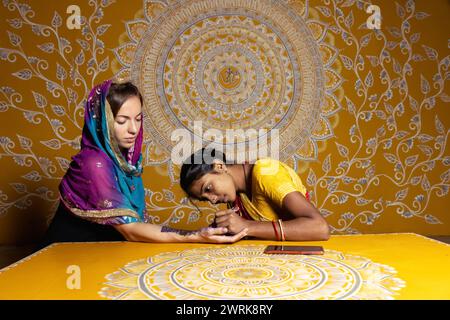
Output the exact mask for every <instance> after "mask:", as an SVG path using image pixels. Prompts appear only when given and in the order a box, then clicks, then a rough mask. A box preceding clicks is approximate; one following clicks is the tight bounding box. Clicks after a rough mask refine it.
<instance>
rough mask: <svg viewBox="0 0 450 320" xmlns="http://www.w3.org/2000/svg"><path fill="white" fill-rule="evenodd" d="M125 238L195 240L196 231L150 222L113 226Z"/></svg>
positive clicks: (138, 239) (166, 240)
mask: <svg viewBox="0 0 450 320" xmlns="http://www.w3.org/2000/svg"><path fill="white" fill-rule="evenodd" d="M114 227H115V228H116V230H117V231H119V232H120V233H121V234H122V235H123V236H124V237H125V239H126V240H128V241H135V242H197V241H198V231H187V230H177V229H172V228H169V227H164V226H159V225H155V224H150V223H141V222H136V223H130V224H122V225H115V226H114Z"/></svg>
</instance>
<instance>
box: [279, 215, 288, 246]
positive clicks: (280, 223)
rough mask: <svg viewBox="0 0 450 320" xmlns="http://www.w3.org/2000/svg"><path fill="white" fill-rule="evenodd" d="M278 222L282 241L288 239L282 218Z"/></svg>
mask: <svg viewBox="0 0 450 320" xmlns="http://www.w3.org/2000/svg"><path fill="white" fill-rule="evenodd" d="M278 224H279V225H280V232H281V241H286V237H285V235H284V229H283V223H282V221H281V219H278Z"/></svg>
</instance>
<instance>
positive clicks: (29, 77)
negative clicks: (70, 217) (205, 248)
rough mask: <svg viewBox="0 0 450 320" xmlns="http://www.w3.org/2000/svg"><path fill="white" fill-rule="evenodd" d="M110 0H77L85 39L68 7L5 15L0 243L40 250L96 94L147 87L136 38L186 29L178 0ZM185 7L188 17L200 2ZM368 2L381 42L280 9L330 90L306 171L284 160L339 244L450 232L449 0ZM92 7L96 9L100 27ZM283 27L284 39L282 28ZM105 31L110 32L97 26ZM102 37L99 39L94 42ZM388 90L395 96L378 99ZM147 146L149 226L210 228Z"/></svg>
mask: <svg viewBox="0 0 450 320" xmlns="http://www.w3.org/2000/svg"><path fill="white" fill-rule="evenodd" d="M199 2H201V1H199ZM50 3H51V4H50ZM108 3H109V2H108V1H97V2H95V1H90V2H88V1H79V4H78V6H79V7H80V9H81V15H83V16H87V17H91V18H90V19H89V23H88V25H89V26H90V28H89V27H87V26H88V25H84V27H83V28H82V29H81V30H77V29H74V30H70V29H68V28H67V26H66V20H67V18H68V16H69V14H67V13H66V9H67V7H68V6H69V5H71V4H73V1H51V2H47V1H46V2H44V1H38V0H35V1H12V0H9V1H8V0H5V1H3V5H2V6H1V7H0V12H1V17H2V19H1V21H0V26H1V28H0V30H2V31H0V66H1V71H2V77H1V80H0V117H1V125H0V168H1V169H0V171H1V175H0V230H1V231H0V243H5V244H6V243H8V244H14V243H26V242H33V241H37V240H38V239H39V238H40V237H41V236H42V234H43V232H44V231H45V228H46V226H47V223H48V221H49V219H50V218H51V216H52V214H53V212H54V210H55V204H56V203H57V200H58V193H57V186H58V183H59V180H60V178H61V177H62V175H63V174H64V172H65V170H66V168H67V165H68V162H69V161H70V157H71V156H72V155H74V154H75V153H76V152H77V146H78V141H79V138H80V134H81V128H82V122H83V117H82V109H83V102H84V99H85V98H86V95H87V93H88V92H89V90H90V88H91V87H92V86H93V85H94V84H96V83H99V82H101V81H103V80H105V79H108V78H111V77H113V76H114V75H119V76H120V77H133V76H135V77H139V76H140V77H143V76H144V77H148V79H150V80H151V79H153V78H152V77H154V74H153V73H151V74H144V73H142V74H139V75H133V74H132V72H133V71H132V67H133V66H135V65H136V59H137V58H136V56H135V53H136V52H138V51H139V46H140V45H141V46H142V42H139V41H141V40H142V38H139V37H142V36H143V33H142V32H145V31H146V28H150V26H151V28H155V26H154V25H151V22H152V21H158V17H161V16H162V15H164V14H166V17H168V18H166V21H165V22H166V24H167V23H168V22H167V20H169V22H170V23H172V24H177V23H181V22H178V21H176V20H175V19H174V18H173V17H174V16H175V15H176V14H177V12H176V9H175V7H174V6H175V5H177V2H176V1H168V4H158V3H156V2H155V3H152V2H151V1H139V0H134V1H122V0H119V1H116V3H111V4H108ZM182 3H183V4H182V5H183V6H185V7H187V6H189V5H191V4H192V3H193V1H188V0H186V1H182ZM244 3H245V4H251V3H252V1H250V0H249V1H245V0H242V1H238V0H236V1H231V0H223V1H220V0H214V1H211V5H217V6H220V5H223V7H226V6H227V5H228V6H230V4H231V5H233V4H234V7H239V6H240V5H241V4H244ZM255 3H256V2H254V1H253V4H252V5H254V6H255V8H256V7H258V5H261V7H262V6H263V5H265V1H263V0H261V1H260V2H259V3H258V4H255ZM280 3H281V2H280ZM373 3H374V4H377V5H379V7H380V9H381V16H382V24H381V29H380V30H379V31H378V32H375V31H374V30H368V29H364V28H360V26H361V25H362V24H364V22H365V21H366V20H367V18H368V17H369V15H370V14H368V13H366V12H365V11H364V8H366V7H367V4H364V3H362V2H359V1H358V2H355V1H351V0H350V1H349V0H345V1H336V0H329V1H318V0H312V1H309V6H308V7H305V5H304V2H303V1H290V2H289V3H288V4H286V5H287V6H288V7H289V10H290V12H294V13H295V14H297V15H298V16H299V17H301V19H303V20H302V21H303V22H304V23H305V26H307V28H309V31H308V32H310V34H311V35H312V36H313V37H315V40H316V44H317V48H318V50H319V52H320V53H321V57H320V58H321V60H322V65H323V70H322V71H323V74H324V75H325V79H326V85H325V87H326V88H328V89H330V92H329V94H328V96H327V97H326V99H324V104H323V105H322V108H321V110H320V112H321V115H322V116H323V117H322V121H320V122H318V123H317V127H316V128H315V129H314V130H313V132H312V133H311V135H310V136H309V137H308V139H306V140H305V141H306V142H305V144H304V145H303V146H302V147H301V148H299V149H298V150H297V151H296V154H297V155H298V158H299V159H300V160H299V161H297V163H296V164H294V162H293V157H288V158H287V159H286V161H287V162H288V163H289V164H291V165H292V166H294V165H295V166H296V168H297V172H298V173H299V174H300V176H301V178H302V179H303V181H304V183H305V184H306V185H307V187H308V189H309V190H310V191H313V193H314V194H313V198H312V201H313V202H314V203H315V205H316V206H317V207H319V208H320V209H321V210H322V213H323V214H324V215H325V216H326V219H327V221H328V222H329V223H330V225H331V226H332V227H333V229H334V232H335V233H359V232H361V233H379V232H403V231H410V232H418V233H424V234H430V235H431V234H434V235H442V234H450V216H449V214H448V209H447V206H448V205H449V204H450V202H449V201H448V199H449V198H448V195H447V192H448V188H449V179H450V173H449V171H448V166H449V164H450V158H449V153H448V143H447V138H448V134H449V130H448V127H449V124H450V116H449V112H448V110H449V109H448V101H449V97H448V94H449V93H448V82H447V81H445V80H444V79H445V78H448V66H449V64H450V57H449V47H448V46H449V42H448V38H449V34H448V30H450V19H449V18H450V17H449V12H450V5H449V2H448V1H445V0H433V1H424V0H423V1H416V2H414V1H412V2H411V1H405V0H399V1H398V5H397V4H396V2H394V1H373ZM106 4H107V5H106ZM102 5H104V7H102ZM96 7H98V8H101V9H102V10H101V13H99V12H100V11H98V10H97V11H96V12H97V13H98V14H97V16H95V14H94V12H95V10H96ZM335 7H336V8H338V9H337V10H335ZM197 9H198V10H200V9H201V8H200V9H199V8H197ZM205 10H206V9H205ZM261 10H262V9H261ZM224 12H225V11H224ZM273 12H276V10H275V9H274V10H272V11H271V10H268V11H267V14H268V15H269V16H270V14H272V13H273ZM55 13H57V14H56V15H55ZM340 13H342V17H341V16H340ZM273 14H275V13H273ZM55 17H56V18H55ZM170 18H173V20H170ZM139 21H141V24H140V25H139V24H138V23H137V22H139ZM161 21H162V20H161ZM184 22H189V21H184ZM303 22H302V23H303ZM277 23H279V24H280V29H283V23H284V22H283V21H278V22H277ZM286 24H287V22H286ZM102 25H110V26H109V27H104V28H99V29H98V27H99V26H102ZM408 25H409V27H408ZM127 26H128V29H127ZM402 26H403V27H402ZM139 27H140V28H141V29H139ZM133 28H134V29H133ZM161 28H163V26H162V22H161ZM127 30H128V33H127ZM95 33H96V34H97V36H96V37H95V38H94V39H97V40H99V41H101V42H98V41H97V42H96V41H95V40H94V39H93V35H94V34H95ZM161 33H163V32H161ZM153 34H155V32H154V33H153ZM343 35H344V36H343ZM133 36H134V37H135V38H134V39H132V37H133ZM160 36H161V37H162V36H163V35H160ZM290 36H293V37H295V35H290ZM322 36H323V38H321V37H322ZM369 37H370V38H369ZM319 38H320V39H319ZM344 38H345V39H346V41H345V39H344ZM80 40H81V41H80ZM299 40H300V41H302V39H299ZM365 40H369V42H368V43H364V41H365ZM65 43H66V45H65ZM155 43H156V40H155ZM243 45H248V44H243ZM102 46H103V47H104V49H102V48H101V47H102ZM400 46H402V47H403V49H402V48H401V47H400ZM52 48H53V49H52ZM327 48H328V49H327ZM127 55H128V56H127ZM92 58H94V60H91V59H92ZM300 58H301V57H300ZM380 58H383V59H381V60H382V61H381V63H380ZM127 63H128V65H129V66H128V67H127V66H126V64H127ZM130 66H131V67H130ZM71 70H72V71H73V74H71ZM120 70H122V71H120ZM135 70H138V72H139V71H141V72H142V70H139V68H138V69H135ZM302 70H303V69H302ZM135 72H136V71H135ZM383 79H384V80H383ZM142 81H143V82H144V80H142ZM341 81H342V82H341ZM357 81H360V82H361V85H360V89H359V90H358V88H357V85H356V83H357ZM335 84H338V87H337V88H333V89H331V88H332V87H333V85H335ZM304 85H306V84H304ZM389 90H390V93H391V97H390V98H383V96H382V95H386V94H387V93H388V92H389ZM331 91H332V92H331ZM330 97H334V98H335V100H334V102H333V100H331V98H330ZM148 102H149V101H148V100H146V103H147V106H146V112H147V113H150V112H153V111H152V109H151V108H152V104H151V103H148ZM402 105H403V107H402ZM390 106H391V107H390ZM402 108H403V111H402ZM330 110H331V111H333V112H329V111H330ZM327 112H328V113H327ZM148 116H149V115H148V114H147V117H148ZM369 116H370V119H369V118H368V117H369ZM352 128H354V129H352ZM155 130H156V129H155ZM350 131H352V132H353V131H354V133H353V135H351V134H350V133H349V132H350ZM286 134H287V133H286ZM147 135H148V136H147V140H146V141H147V147H149V146H150V148H146V149H145V151H146V155H145V157H146V159H145V162H146V163H147V166H146V168H145V172H144V185H145V187H146V189H147V191H148V194H147V199H146V201H147V204H148V211H149V212H150V213H151V215H152V216H153V218H154V222H155V223H163V222H170V223H171V225H172V226H177V227H186V228H189V229H193V228H196V227H199V226H201V225H204V224H206V220H207V219H211V213H213V212H214V208H213V207H211V206H209V207H207V208H205V209H206V210H205V211H204V212H203V214H202V215H201V216H200V215H198V214H190V213H191V212H195V211H193V207H192V205H190V204H189V203H187V202H186V201H185V198H184V195H183V193H182V192H181V190H180V188H179V187H178V185H177V182H176V180H177V176H178V167H176V166H174V165H172V164H170V163H167V162H166V163H164V164H162V165H154V164H151V163H152V161H154V160H155V159H157V160H158V159H159V160H167V154H164V152H162V153H160V150H159V149H158V142H156V143H155V147H154V148H153V145H151V144H152V142H151V140H152V137H154V136H152V135H150V133H147ZM387 143H391V145H390V146H387ZM315 149H316V151H317V152H316V153H314V150H315ZM164 157H166V158H164ZM306 158H310V160H305V159H306ZM302 159H303V160H302ZM344 161H347V164H349V166H347V167H346V166H345V162H344ZM389 161H391V162H389ZM396 164H397V167H398V170H397V171H396V169H395V165H396ZM330 179H334V183H333V182H332V181H331V180H330ZM361 179H366V180H367V183H366V184H361ZM203 205H205V204H203Z"/></svg>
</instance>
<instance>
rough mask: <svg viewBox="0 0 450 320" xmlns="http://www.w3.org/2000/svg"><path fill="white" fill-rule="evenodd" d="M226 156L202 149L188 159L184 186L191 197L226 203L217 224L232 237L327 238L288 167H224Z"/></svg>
mask: <svg viewBox="0 0 450 320" xmlns="http://www.w3.org/2000/svg"><path fill="white" fill-rule="evenodd" d="M226 162H227V161H226V158H225V155H224V154H223V153H221V152H219V151H217V150H214V149H201V150H199V151H197V152H196V153H194V154H192V155H191V156H190V157H189V158H188V159H186V160H185V162H184V163H183V165H182V167H181V173H180V185H181V187H182V189H183V190H184V191H185V192H186V193H187V194H188V195H189V196H190V197H192V198H194V199H197V200H203V201H209V202H211V203H213V204H217V203H227V204H228V208H229V209H228V210H223V211H219V212H217V213H216V218H215V224H216V225H217V226H218V227H226V228H227V229H228V232H229V233H231V234H237V233H239V232H240V231H241V230H243V229H246V228H247V229H248V232H247V235H248V236H252V237H256V238H260V239H271V240H282V241H284V240H292V241H307V240H328V238H329V233H330V231H329V227H328V224H327V222H326V221H325V219H324V218H323V217H322V216H321V214H320V212H319V210H317V208H315V207H314V206H313V205H312V204H311V203H310V202H309V196H308V193H307V192H306V188H305V187H304V186H303V184H302V181H301V179H300V177H299V176H298V175H297V174H296V172H295V171H294V170H293V169H291V168H290V167H289V166H287V165H286V164H284V163H282V162H280V161H277V160H274V159H270V158H264V159H259V160H257V161H256V162H255V163H254V164H247V163H245V164H226Z"/></svg>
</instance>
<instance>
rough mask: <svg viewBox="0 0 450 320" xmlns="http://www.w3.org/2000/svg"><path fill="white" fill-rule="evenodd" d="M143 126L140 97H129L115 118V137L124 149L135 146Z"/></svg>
mask: <svg viewBox="0 0 450 320" xmlns="http://www.w3.org/2000/svg"><path fill="white" fill-rule="evenodd" d="M141 125H142V106H141V100H139V97H137V96H132V97H129V98H128V99H127V100H125V102H124V103H123V104H122V106H121V107H120V109H119V111H118V112H117V115H116V117H115V118H114V136H115V138H116V140H117V142H118V143H119V147H120V148H122V149H129V148H131V147H132V146H133V145H134V142H135V141H136V138H137V136H138V133H139V130H140V129H141Z"/></svg>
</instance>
